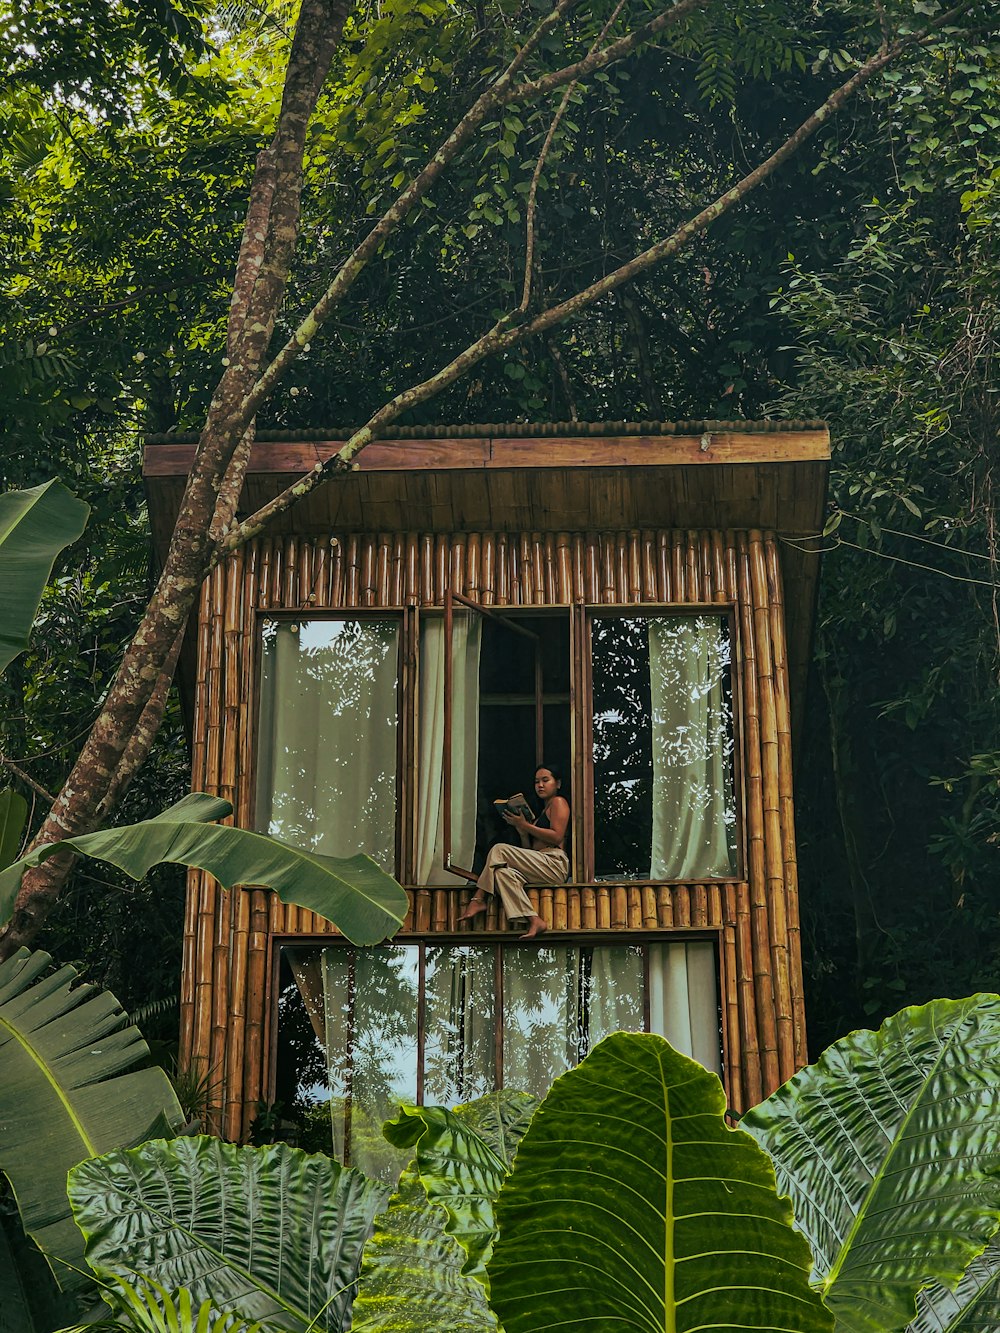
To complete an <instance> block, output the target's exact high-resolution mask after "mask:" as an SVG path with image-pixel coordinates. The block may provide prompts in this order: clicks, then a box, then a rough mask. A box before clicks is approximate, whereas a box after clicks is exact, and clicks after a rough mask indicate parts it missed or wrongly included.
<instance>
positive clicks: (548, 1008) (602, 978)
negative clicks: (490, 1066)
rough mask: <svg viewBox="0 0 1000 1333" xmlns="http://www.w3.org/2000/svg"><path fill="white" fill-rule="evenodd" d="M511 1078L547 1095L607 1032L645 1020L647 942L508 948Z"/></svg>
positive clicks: (506, 1036) (506, 1071)
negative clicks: (641, 944) (555, 1081)
mask: <svg viewBox="0 0 1000 1333" xmlns="http://www.w3.org/2000/svg"><path fill="white" fill-rule="evenodd" d="M503 1026H504V1031H503V1053H504V1055H503V1059H504V1064H503V1081H504V1085H505V1087H509V1088H520V1089H522V1090H523V1091H525V1092H532V1093H534V1094H535V1096H537V1097H543V1096H544V1095H545V1093H546V1092H547V1091H548V1088H549V1086H550V1085H551V1083H552V1081H553V1079H556V1078H558V1077H559V1075H560V1074H564V1073H565V1072H566V1070H567V1069H572V1068H573V1067H574V1066H575V1065H577V1064H578V1063H579V1062H580V1061H581V1060H582V1059H583V1057H584V1056H585V1055H586V1054H587V1052H588V1051H589V1050H590V1049H591V1047H592V1046H593V1045H595V1044H596V1043H597V1042H598V1041H600V1040H601V1038H602V1037H606V1036H607V1035H608V1034H609V1033H611V1032H618V1031H632V1032H641V1031H642V1028H643V979H642V950H641V949H640V948H639V947H637V946H628V945H624V946H610V945H599V946H597V947H595V948H583V949H561V948H541V949H507V950H504V954H503Z"/></svg>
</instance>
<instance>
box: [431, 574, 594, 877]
mask: <svg viewBox="0 0 1000 1333" xmlns="http://www.w3.org/2000/svg"><path fill="white" fill-rule="evenodd" d="M456 602H458V603H459V605H460V606H463V607H465V608H466V610H468V611H470V612H473V613H474V614H476V615H479V616H482V617H484V618H486V619H488V620H495V621H496V622H497V624H499V625H502V626H503V628H504V629H506V630H508V631H509V632H510V633H511V634H518V635H520V636H521V637H522V638H528V639H531V640H533V641H534V645H535V654H534V656H535V663H534V685H535V763H536V764H540V763H541V762H542V758H543V755H544V746H545V704H544V698H543V686H542V652H541V638H540V636H539V635H537V634H534V633H532V631H531V630H530V629H526V628H525V627H524V626H523V625H521V624H518V623H515V622H514V620H513V619H512V614H513V613H514V612H516V611H518V610H520V609H521V608H519V607H492V606H485V605H484V604H483V603H481V602H477V601H474V600H473V599H472V598H471V597H465V596H464V595H463V594H462V593H458V592H454V591H453V590H452V589H451V588H446V589H445V594H444V673H443V674H444V682H443V683H444V739H443V741H442V747H443V749H444V763H443V778H444V790H443V793H442V798H441V801H442V807H443V816H444V818H443V825H444V827H443V831H442V841H443V843H444V855H443V858H442V859H443V862H444V868H445V870H447V871H448V872H449V873H450V874H452V875H458V876H460V877H461V878H463V879H466V880H468V881H470V882H471V883H473V884H474V883H475V882H476V880H477V878H478V876H477V875H475V874H474V873H473V872H472V870H466V869H463V868H462V867H461V866H456V865H452V861H451V827H452V773H451V768H452V738H453V729H454V688H453V682H454V674H455V662H454V656H455V654H454V648H455V637H454V631H455V603H456ZM570 651H571V653H572V648H571V650H570ZM480 707H482V705H481V704H480Z"/></svg>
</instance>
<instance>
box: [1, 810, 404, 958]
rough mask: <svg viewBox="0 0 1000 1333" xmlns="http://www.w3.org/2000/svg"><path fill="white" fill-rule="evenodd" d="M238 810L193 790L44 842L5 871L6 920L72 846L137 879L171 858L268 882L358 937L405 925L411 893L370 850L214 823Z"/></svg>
mask: <svg viewBox="0 0 1000 1333" xmlns="http://www.w3.org/2000/svg"><path fill="white" fill-rule="evenodd" d="M232 810H233V808H232V806H231V805H230V804H229V802H228V801H223V800H221V799H220V798H219V797H217V796H208V795H206V794H205V793H204V792H191V793H190V794H189V795H187V796H185V797H183V799H182V800H180V801H177V802H176V803H175V804H174V805H171V806H169V807H168V808H167V809H166V810H163V811H161V812H160V814H158V815H155V816H154V817H153V818H152V819H146V820H143V821H142V823H140V824H128V825H126V826H125V827H124V828H111V829H99V830H98V831H97V832H96V833H83V834H81V835H80V836H79V837H74V838H64V839H62V841H60V842H49V843H45V844H44V845H43V846H41V847H36V848H35V849H34V850H33V851H31V852H29V853H28V855H27V856H23V857H22V858H21V859H20V860H19V861H15V862H14V864H13V865H11V866H8V867H7V868H6V869H5V870H0V925H2V924H3V923H4V922H5V921H7V920H9V919H10V916H11V913H12V912H13V910H14V902H15V900H16V897H17V892H18V889H19V888H20V885H21V879H22V877H23V875H24V872H25V870H27V869H28V868H29V867H31V866H36V865H38V864H39V863H40V862H42V861H44V860H46V859H47V858H48V857H49V856H52V855H54V854H55V853H56V852H58V851H59V850H60V849H68V850H69V851H73V852H76V853H77V854H78V855H83V856H96V857H97V858H98V859H99V860H101V861H108V862H110V864H111V865H114V866H117V867H118V868H119V870H124V872H125V874H126V875H131V877H132V878H133V879H142V878H144V876H145V875H146V874H148V872H149V871H150V870H151V869H152V868H153V866H155V865H159V864H160V863H161V862H163V861H169V862H172V863H174V864H176V865H185V866H196V867H197V868H198V869H199V870H206V871H208V873H209V874H210V875H214V876H215V878H216V879H217V880H218V881H219V883H220V884H222V885H224V886H225V887H226V888H232V887H233V886H234V885H236V884H262V885H264V886H265V887H267V888H269V889H273V890H274V892H275V893H276V894H277V895H278V897H279V898H280V899H281V901H282V902H283V903H290V904H292V905H294V906H296V907H305V908H307V909H308V910H309V911H310V912H316V913H318V914H319V915H320V916H323V917H326V919H327V920H328V921H332V922H333V924H334V925H335V926H337V927H338V928H339V929H340V931H341V932H342V933H343V934H344V935H346V936H347V938H348V939H349V940H351V941H352V943H354V944H378V943H379V942H380V941H381V940H384V939H385V938H386V936H387V935H393V934H395V932H396V931H397V930H398V929H399V926H400V924H401V923H402V920H403V917H404V916H405V915H406V906H407V902H406V893H405V892H404V890H403V889H402V888H401V887H400V886H399V885H398V884H397V883H396V881H395V880H394V879H393V878H392V876H391V875H387V874H386V872H385V871H384V870H382V869H381V868H380V867H379V866H377V865H376V864H375V862H374V861H373V860H372V859H371V857H370V856H362V855H358V856H347V857H337V856H320V855H319V854H318V853H316V852H304V851H302V850H300V849H299V848H298V847H292V846H290V845H289V844H288V843H284V842H279V840H278V839H277V838H271V837H267V836H266V835H265V834H263V833H251V832H249V831H248V830H246V829H241V828H233V827H231V826H230V825H219V824H215V823H213V822H211V821H213V820H216V819H224V818H225V817H226V816H227V815H230V814H232Z"/></svg>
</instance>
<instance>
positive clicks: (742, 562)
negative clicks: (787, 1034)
mask: <svg viewBox="0 0 1000 1333" xmlns="http://www.w3.org/2000/svg"><path fill="white" fill-rule="evenodd" d="M737 544H738V553H739V564H738V572H739V579H740V626H741V642H742V647H743V654H744V670H743V673H742V685H743V701H744V706H743V716H744V751H745V756H746V786H747V833H748V852H749V855H748V868H749V888H750V925H751V932H752V938H753V949H752V956H753V975H754V994H755V999H756V1010H757V1031H758V1036H759V1040H760V1057H761V1075H762V1078H763V1082H764V1095H765V1096H766V1095H768V1094H769V1093H771V1092H773V1091H774V1089H775V1088H776V1087H777V1086H778V1084H779V1083H780V1082H781V1076H780V1071H779V1063H778V1032H777V1021H776V1014H775V1003H774V982H773V977H772V972H771V968H772V963H771V940H770V924H769V920H768V902H767V868H766V866H767V863H766V853H765V847H764V838H765V821H764V792H763V783H764V778H763V770H762V758H761V726H760V710H759V702H758V699H759V696H758V665H757V646H756V634H755V621H754V614H753V590H752V581H751V573H750V556H749V551H748V543H747V541H746V538H745V537H744V536H743V535H742V534H740V535H739V536H738V537H737Z"/></svg>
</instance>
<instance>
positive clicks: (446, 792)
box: [256, 597, 739, 886]
mask: <svg viewBox="0 0 1000 1333" xmlns="http://www.w3.org/2000/svg"><path fill="white" fill-rule="evenodd" d="M259 675H260V708H259V720H258V731H257V736H258V746H257V803H256V824H257V827H258V828H261V829H266V830H267V831H269V832H271V833H273V834H275V835H276V836H278V837H280V838H283V839H285V840H286V841H289V842H292V843H295V844H297V845H299V846H302V847H304V848H307V849H308V850H311V851H317V852H321V853H327V854H330V855H335V856H336V855H343V856H348V855H353V854H354V853H356V852H365V853H367V854H368V855H369V856H371V857H373V858H374V860H375V861H376V862H378V864H379V865H381V866H382V867H383V868H384V869H386V870H388V871H390V872H391V873H394V874H396V875H397V877H399V878H400V879H402V880H403V881H404V882H407V883H411V884H427V885H433V884H441V885H449V886H455V885H456V884H457V883H458V880H457V879H456V877H455V874H454V871H455V870H456V869H457V870H458V871H460V872H461V871H462V870H464V871H466V872H468V873H469V874H470V875H471V874H473V873H474V872H478V871H479V870H480V869H481V867H482V865H483V863H484V861H485V857H486V854H487V852H488V850H489V848H490V846H491V844H492V843H493V842H495V841H496V840H498V839H500V838H504V837H509V836H511V835H510V831H509V830H508V829H507V827H506V826H505V825H504V824H502V822H501V821H500V820H499V818H498V817H497V814H496V811H495V809H494V801H495V800H496V799H498V798H501V797H506V796H509V795H510V794H511V793H512V792H514V791H517V790H521V791H524V792H525V793H526V794H527V795H528V796H529V800H530V799H531V797H532V778H533V773H534V769H535V765H536V764H538V763H540V762H545V763H549V764H555V765H557V766H558V767H559V768H561V769H562V770H563V772H564V774H565V778H566V781H565V783H564V794H565V795H567V796H568V798H569V800H570V803H571V807H572V823H571V846H570V851H571V855H572V876H571V877H572V878H573V879H574V880H576V881H578V882H584V883H589V882H594V881H598V880H605V881H615V880H618V881H623V880H649V881H664V880H666V881H669V880H704V879H710V878H719V877H730V876H734V875H735V874H736V873H737V866H738V857H737V828H738V822H739V821H738V818H737V806H736V791H737V783H736V780H735V778H736V769H735V764H736V749H735V746H734V741H733V735H734V732H733V707H732V698H733V691H732V682H731V621H730V617H729V614H728V613H727V612H726V611H725V610H724V609H720V610H715V609H714V608H711V609H709V608H697V609H692V610H685V609H681V608H668V607H663V608H634V609H633V608H629V609H627V610H626V609H625V608H621V609H612V608H607V609H605V608H592V609H590V610H585V609H584V608H582V607H573V608H570V607H566V608H549V609H539V610H537V611H536V610H534V609H530V608H486V607H479V606H476V605H475V604H474V603H472V602H469V601H468V600H466V599H464V598H457V597H456V598H454V599H453V600H451V599H450V602H449V605H448V607H447V608H446V609H445V611H443V612H442V611H438V610H433V611H422V612H420V614H419V616H417V615H414V614H412V613H410V612H398V613H392V612H378V613H364V614H362V615H354V616H348V615H344V616H324V617H316V618H311V619H307V620H293V619H290V618H287V617H281V618H278V617H274V618H267V619H264V620H263V622H262V630H261V643H260V671H259Z"/></svg>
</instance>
